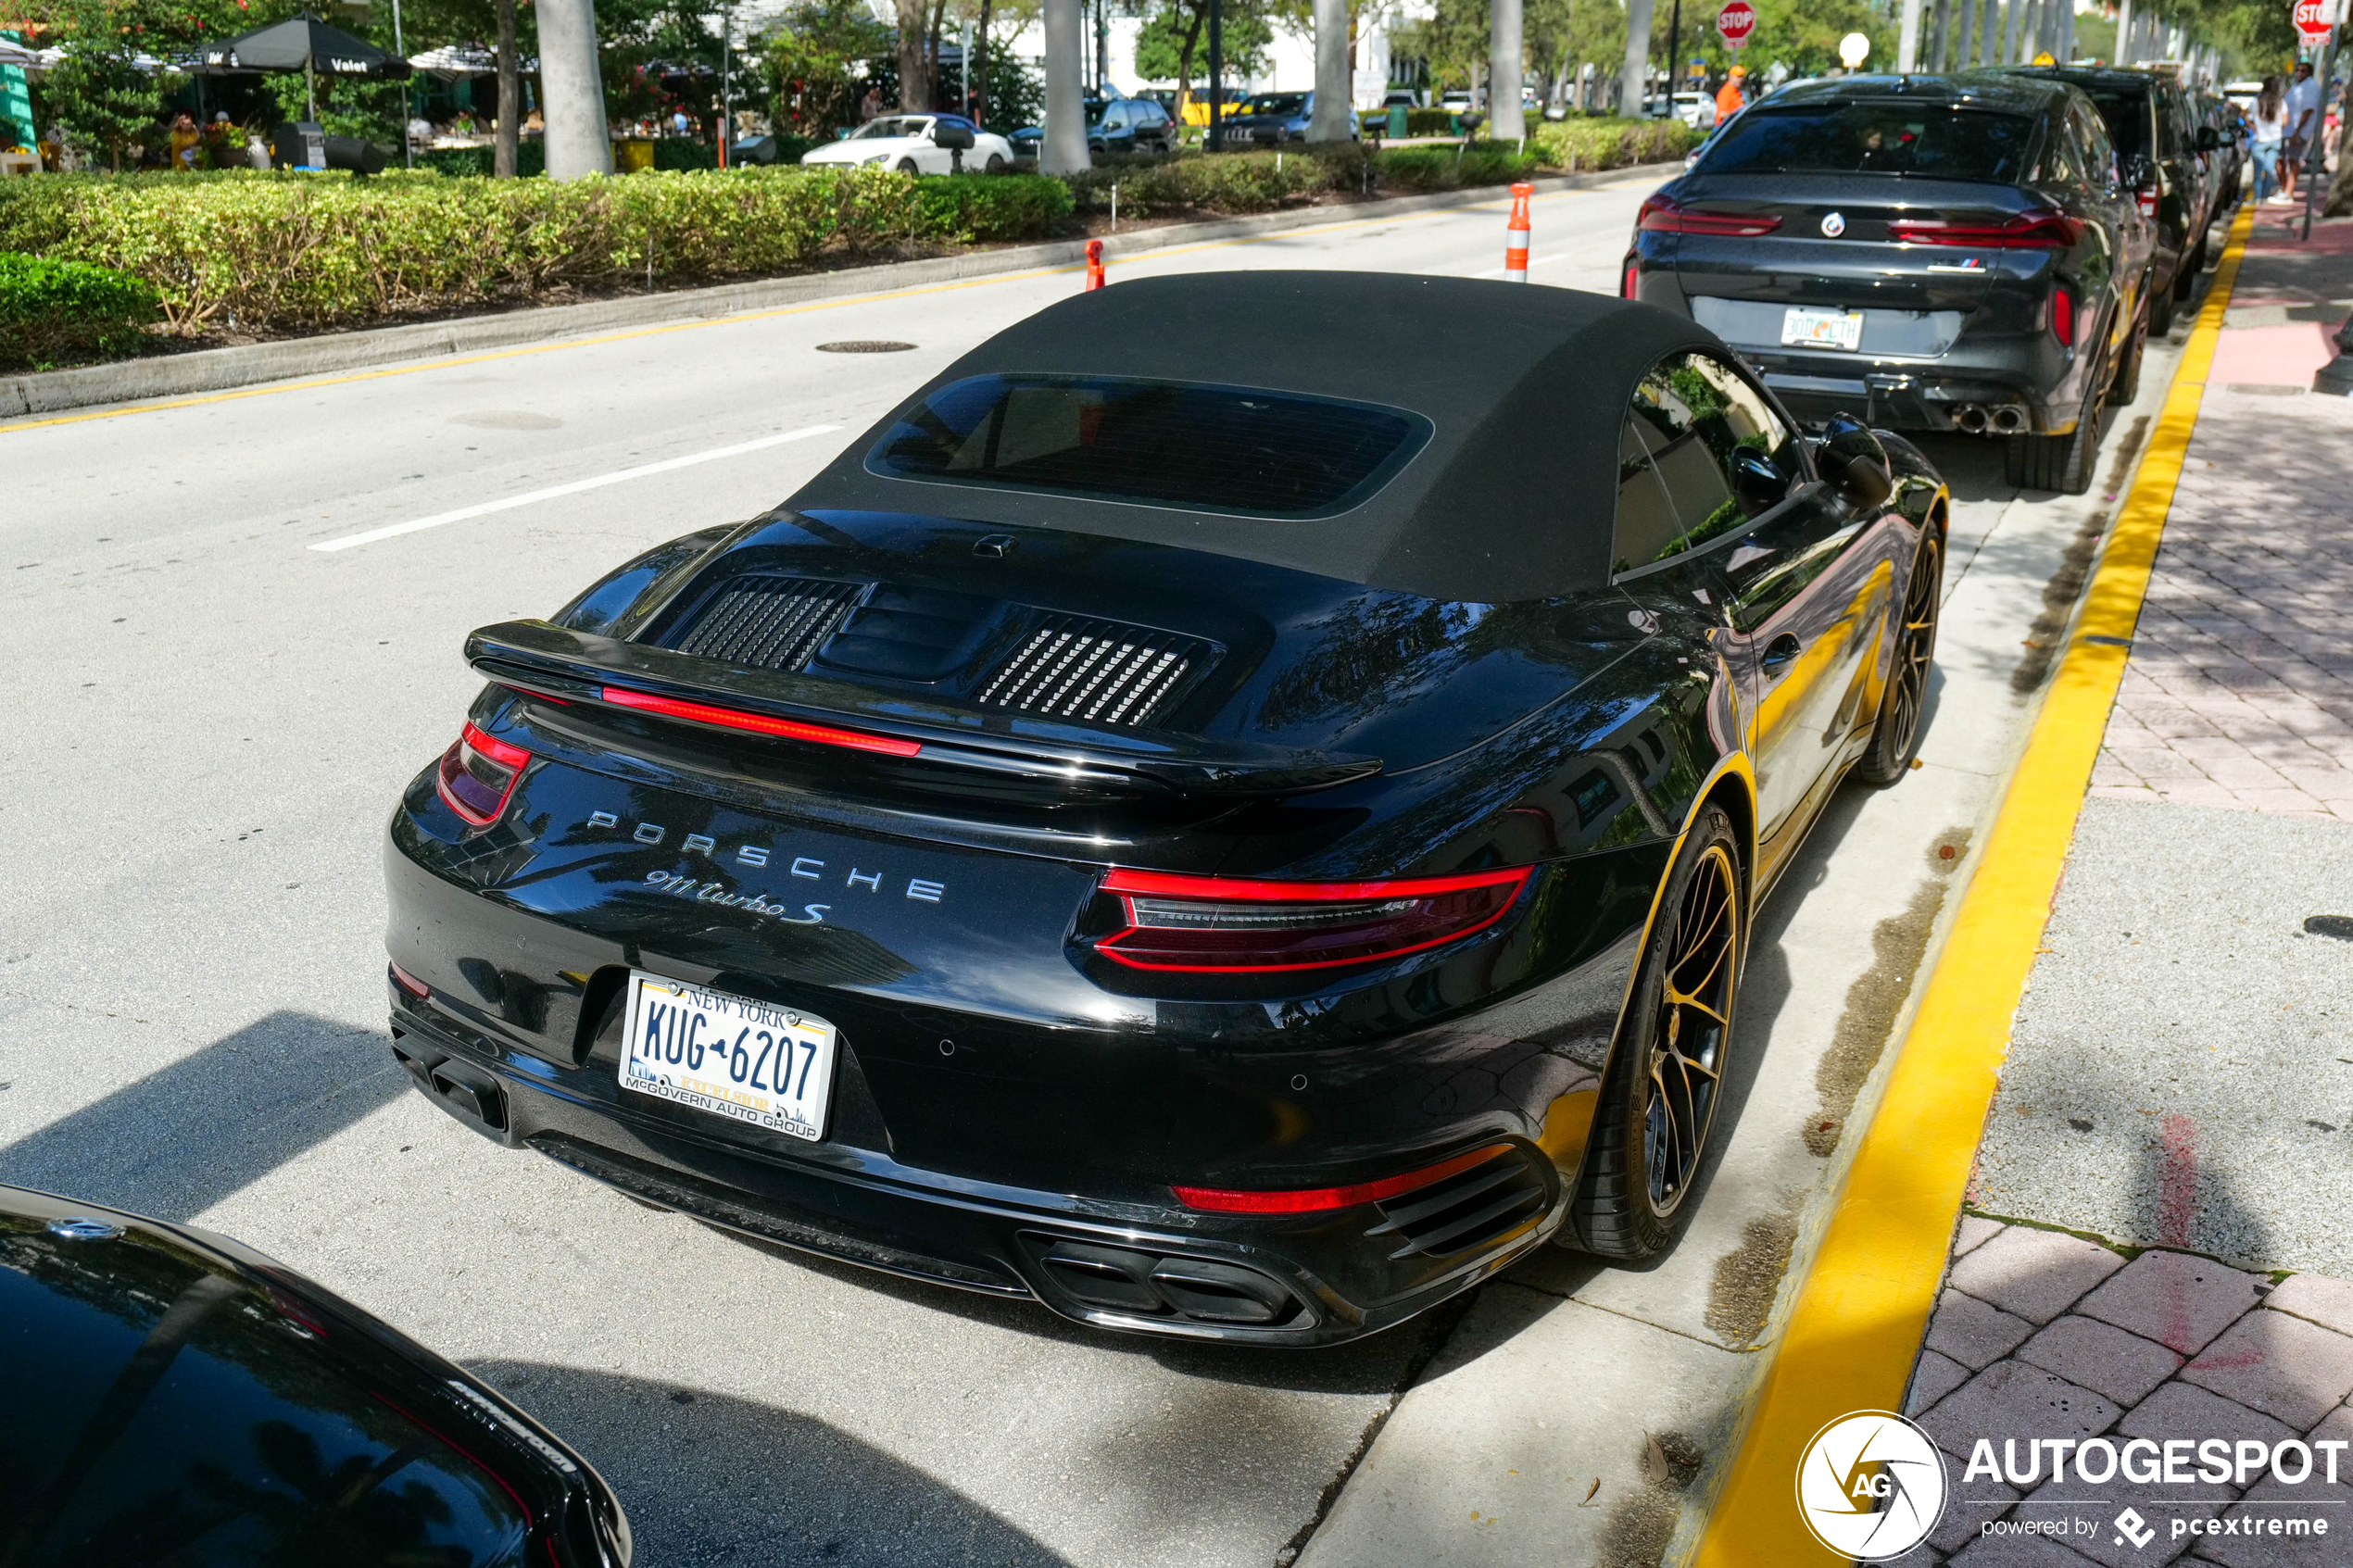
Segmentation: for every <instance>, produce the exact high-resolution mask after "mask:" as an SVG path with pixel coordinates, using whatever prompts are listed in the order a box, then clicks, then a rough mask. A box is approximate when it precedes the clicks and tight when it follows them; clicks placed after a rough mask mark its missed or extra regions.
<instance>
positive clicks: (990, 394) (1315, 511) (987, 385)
mask: <svg viewBox="0 0 2353 1568" xmlns="http://www.w3.org/2000/svg"><path fill="white" fill-rule="evenodd" d="M1429 432H1430V423H1429V421H1428V420H1426V419H1424V418H1423V417H1422V416H1420V415H1418V414H1411V413H1407V412H1406V411H1405V410H1403V409H1402V408H1385V407H1382V406H1379V405H1377V404H1370V403H1346V402H1340V401H1339V400H1337V399H1330V398H1321V397H1303V396H1299V395H1292V394H1284V393H1272V392H1262V391H1258V390H1255V389H1253V388H1249V387H1236V386H1210V385H1202V384H1199V383H1187V382H1163V381H1140V380H1128V379H1125V378H1119V377H1107V376H1054V375H1018V374H1016V375H992V376H974V377H972V378H970V379H969V380H966V381H960V382H956V383H952V384H951V385H949V386H944V387H941V388H940V389H939V390H938V391H937V392H935V393H933V394H932V395H930V396H929V397H927V398H925V400H924V401H923V403H922V404H920V405H919V406H917V407H916V408H912V409H911V410H909V411H908V412H907V413H906V414H904V415H903V416H901V417H900V420H899V421H898V422H897V423H896V424H894V425H893V426H892V427H891V428H890V431H889V433H887V434H886V435H885V436H884V437H883V438H882V440H881V442H880V443H878V444H877V445H875V449H874V450H873V451H872V452H871V453H869V454H868V455H867V458H866V467H867V469H868V470H869V471H871V472H874V473H876V474H880V475H883V476H885V477H887V478H893V479H916V480H934V481H940V482H944V483H955V484H977V485H986V486H989V487H991V488H998V489H1013V490H1032V491H1044V492H1048V493H1051V494H1060V495H1085V496H1091V497H1096V498H1100V499H1102V500H1107V501H1129V502H1138V503H1141V504H1143V505H1146V506H1163V507H1177V508H1184V509H1186V510H1189V511H1215V512H1237V513H1243V514H1248V515H1252V516H1259V517H1294V518H1308V517H1328V516H1330V515H1332V514H1334V513H1337V512H1341V511H1345V510H1347V509H1348V508H1352V507H1353V506H1356V505H1357V504H1358V503H1360V502H1362V501H1364V500H1365V499H1366V498H1367V497H1368V496H1370V495H1372V494H1373V493H1374V492H1375V491H1377V490H1378V489H1379V488H1380V487H1381V486H1382V485H1383V484H1385V483H1388V481H1389V480H1390V477H1391V476H1392V475H1394V474H1395V473H1396V472H1397V470H1399V469H1402V468H1403V467H1404V466H1405V464H1406V463H1407V462H1408V461H1409V460H1411V458H1413V456H1414V454H1415V453H1416V452H1417V451H1419V450H1420V449H1421V445H1422V443H1423V442H1424V441H1426V440H1428V436H1429Z"/></svg>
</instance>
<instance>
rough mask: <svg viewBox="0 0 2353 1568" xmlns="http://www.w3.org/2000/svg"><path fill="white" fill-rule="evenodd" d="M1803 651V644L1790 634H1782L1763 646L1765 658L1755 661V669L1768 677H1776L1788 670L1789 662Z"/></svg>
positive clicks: (1804, 647)
mask: <svg viewBox="0 0 2353 1568" xmlns="http://www.w3.org/2000/svg"><path fill="white" fill-rule="evenodd" d="M1805 651H1806V645H1805V644H1804V643H1801V642H1799V641H1798V640H1797V638H1796V637H1795V636H1793V634H1791V633H1787V632H1784V633H1781V634H1780V636H1778V637H1775V638H1774V639H1773V640H1772V641H1771V642H1769V643H1767V644H1766V645H1765V657H1764V658H1762V659H1758V660H1757V661H1756V664H1757V668H1758V669H1760V670H1762V671H1765V673H1766V674H1768V675H1778V674H1780V672H1781V671H1784V670H1786V669H1788V668H1789V667H1790V664H1791V662H1792V661H1793V660H1794V659H1796V658H1797V656H1798V655H1799V654H1801V653H1803V652H1805Z"/></svg>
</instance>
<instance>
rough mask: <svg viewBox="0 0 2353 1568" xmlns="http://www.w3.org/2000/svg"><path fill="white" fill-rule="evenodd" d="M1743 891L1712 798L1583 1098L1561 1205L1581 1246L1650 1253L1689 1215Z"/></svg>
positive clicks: (1714, 1092) (1708, 1122) (1735, 974)
mask: <svg viewBox="0 0 2353 1568" xmlns="http://www.w3.org/2000/svg"><path fill="white" fill-rule="evenodd" d="M1742 918H1743V890H1742V878H1741V871H1740V843H1739V840H1738V839H1737V838H1736V837H1735V836H1734V835H1733V833H1732V820H1731V818H1730V816H1728V815H1727V814H1726V813H1725V811H1724V809H1723V808H1722V807H1720V806H1715V805H1710V806H1707V807H1705V808H1703V809H1701V811H1700V813H1699V816H1698V817H1697V818H1696V819H1695V820H1694V821H1693V822H1692V826H1691V828H1690V830H1689V831H1688V832H1687V833H1686V834H1684V838H1683V847H1682V851H1681V853H1680V854H1679V855H1678V856H1677V857H1676V859H1675V866H1674V869H1673V870H1672V871H1671V872H1669V873H1668V874H1667V885H1666V887H1665V889H1664V890H1663V891H1662V892H1661V893H1660V895H1659V903H1658V913H1657V915H1656V917H1655V919H1654V921H1653V922H1652V927H1651V935H1650V940H1649V942H1648V943H1647V944H1646V945H1645V947H1644V950H1643V959H1642V968H1641V970H1640V972H1638V973H1637V974H1636V976H1635V981H1634V989H1633V994H1632V997H1631V998H1630V999H1629V1003H1628V1013H1627V1024H1626V1033H1625V1035H1624V1036H1623V1038H1621V1040H1620V1041H1619V1043H1618V1047H1617V1052H1616V1053H1615V1054H1614V1055H1613V1057H1612V1059H1611V1062H1610V1069H1609V1078H1608V1082H1607V1084H1606V1085H1605V1086H1604V1088H1603V1090H1602V1095H1601V1101H1600V1103H1599V1104H1598V1105H1597V1106H1596V1107H1595V1108H1594V1112H1593V1130H1592V1141H1591V1144H1590V1145H1589V1148H1588V1152H1587V1155H1586V1160H1585V1171H1584V1174H1583V1176H1582V1178H1581V1179H1580V1180H1579V1183H1578V1187H1577V1197H1576V1199H1575V1202H1574V1205H1573V1209H1572V1214H1573V1219H1574V1223H1575V1229H1576V1233H1577V1238H1578V1240H1579V1242H1581V1243H1582V1245H1583V1246H1584V1248H1586V1250H1588V1251H1591V1252H1596V1253H1599V1254H1600V1255H1602V1256H1603V1257H1605V1258H1616V1259H1620V1260H1624V1261H1641V1260H1643V1259H1646V1258H1653V1257H1656V1256H1657V1255H1658V1254H1659V1253H1661V1252H1664V1251H1666V1250H1667V1248H1670V1247H1672V1246H1673V1245H1674V1244H1675V1239H1676V1237H1677V1236H1680V1235H1681V1234H1682V1230H1683V1226H1684V1225H1685V1224H1686V1223H1688V1222H1689V1221H1690V1218H1691V1209H1692V1206H1691V1205H1690V1204H1689V1203H1688V1202H1687V1201H1686V1200H1687V1199H1688V1198H1690V1196H1691V1193H1692V1187H1693V1186H1694V1185H1696V1184H1697V1182H1698V1178H1699V1174H1700V1167H1701V1164H1702V1162H1703V1160H1704V1159H1705V1155H1706V1152H1707V1136H1708V1133H1709V1131H1710V1129H1711V1128H1712V1127H1713V1125H1714V1123H1715V1120H1716V1109H1717V1103H1718V1100H1719V1099H1720V1098H1722V1093H1721V1091H1722V1087H1723V1077H1724V1066H1725V1061H1726V1060H1727V1058H1728V1057H1729V1056H1730V1044H1731V1033H1732V1003H1733V995H1734V992H1735V990H1736V989H1737V986H1738V984H1739V979H1740V966H1741V960H1742V958H1743V927H1742V923H1741V922H1742ZM1562 1239H1563V1240H1564V1241H1566V1240H1567V1236H1564V1237H1563V1238H1562Z"/></svg>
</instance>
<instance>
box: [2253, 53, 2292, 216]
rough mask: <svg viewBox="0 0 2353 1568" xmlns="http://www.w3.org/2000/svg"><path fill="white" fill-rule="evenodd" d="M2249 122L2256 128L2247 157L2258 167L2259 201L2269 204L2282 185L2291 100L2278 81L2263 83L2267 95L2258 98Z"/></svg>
mask: <svg viewBox="0 0 2353 1568" xmlns="http://www.w3.org/2000/svg"><path fill="white" fill-rule="evenodd" d="M2247 121H2248V124H2249V125H2250V126H2252V127H2253V143H2252V144H2251V145H2250V146H2249V147H2248V149H2247V157H2248V161H2250V162H2251V163H2253V164H2254V165H2255V199H2256V200H2257V201H2265V200H2268V199H2269V198H2270V196H2271V189H2272V187H2273V186H2274V185H2276V184H2277V183H2278V182H2279V176H2280V146H2281V144H2283V143H2284V142H2285V141H2286V140H2287V100H2286V99H2285V98H2284V97H2282V96H2281V95H2280V79H2279V78H2278V77H2276V76H2267V77H2265V78H2264V79H2263V91H2262V92H2261V93H2260V94H2257V96H2256V99H2255V112H2254V113H2252V114H2251V115H2249V116H2248V117H2247ZM2282 199H2283V200H2284V199H2285V198H2284V197H2283V198H2282Z"/></svg>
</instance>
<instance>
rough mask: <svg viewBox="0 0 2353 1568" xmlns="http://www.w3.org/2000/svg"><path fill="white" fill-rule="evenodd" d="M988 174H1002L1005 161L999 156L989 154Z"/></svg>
mask: <svg viewBox="0 0 2353 1568" xmlns="http://www.w3.org/2000/svg"><path fill="white" fill-rule="evenodd" d="M988 172H989V173H991V174H1002V173H1004V172H1005V159H1004V157H1003V156H1002V155H1001V154H998V153H990V154H989V155H988Z"/></svg>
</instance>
